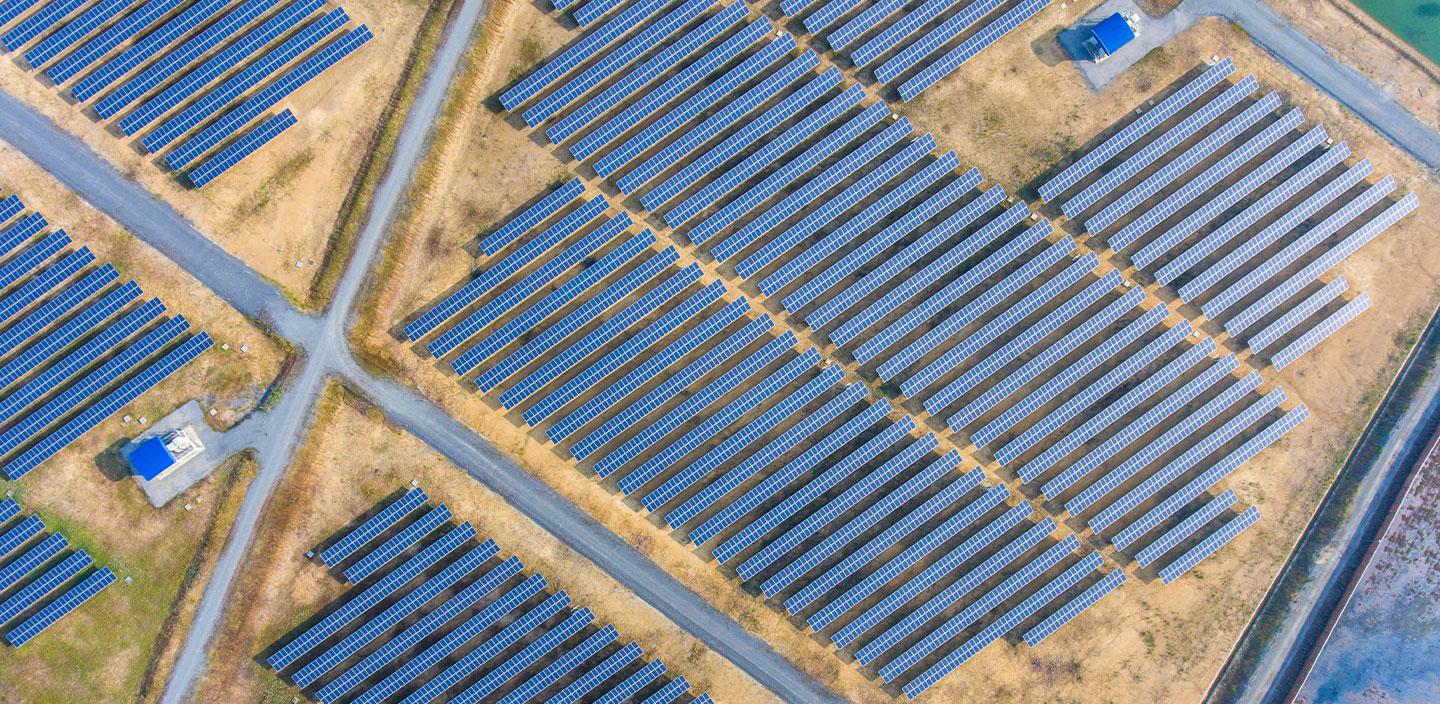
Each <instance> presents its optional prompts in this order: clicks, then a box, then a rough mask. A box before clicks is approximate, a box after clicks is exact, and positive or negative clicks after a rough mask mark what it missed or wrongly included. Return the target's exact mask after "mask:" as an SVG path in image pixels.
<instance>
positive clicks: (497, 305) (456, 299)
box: [417, 198, 648, 359]
mask: <svg viewBox="0 0 1440 704" xmlns="http://www.w3.org/2000/svg"><path fill="white" fill-rule="evenodd" d="M598 200H601V199H598V198H597V199H596V201H598ZM591 202H592V203H593V202H595V201H591ZM586 205H587V206H588V205H589V204H588V203H587V204H586ZM603 208H604V205H603V203H602V204H601V206H600V207H597V208H589V207H587V208H581V209H580V210H577V211H575V212H574V213H572V214H571V215H568V216H566V217H565V219H564V220H561V221H560V222H559V223H557V224H556V225H555V227H552V228H551V230H554V231H555V232H554V233H553V235H552V234H551V233H550V232H548V231H547V233H546V234H547V237H546V240H547V241H546V242H539V241H533V242H528V243H526V246H525V247H521V248H520V249H519V250H516V251H515V252H514V253H513V254H511V255H510V256H509V257H506V258H505V260H504V261H502V262H500V263H499V264H497V265H496V266H494V267H491V268H490V269H487V270H485V273H484V274H482V275H481V276H480V277H479V278H477V279H475V280H474V281H472V282H470V283H469V284H467V285H466V286H465V287H464V288H462V289H460V290H459V291H457V292H456V293H455V295H453V296H451V297H450V298H448V299H446V300H445V302H443V303H441V304H440V307H437V308H436V309H435V310H434V311H432V312H439V311H441V310H442V309H443V310H451V309H454V310H456V311H458V310H459V309H460V308H463V307H464V306H466V305H468V304H469V302H472V301H474V300H475V298H476V297H478V295H479V294H480V293H482V292H483V291H484V290H485V289H487V288H491V287H493V286H495V285H496V284H499V283H500V282H501V281H503V280H504V279H505V278H507V277H508V276H509V274H510V273H512V272H513V271H514V270H515V269H518V268H519V267H520V266H523V264H525V263H528V262H529V261H530V260H532V259H534V258H535V256H536V255H538V254H539V253H541V252H543V251H545V250H548V249H550V246H551V244H552V243H553V242H558V241H559V240H561V239H563V238H564V236H565V235H566V233H568V231H571V230H573V229H574V228H575V227H578V226H579V225H580V224H583V223H585V222H587V221H588V220H589V219H590V217H591V216H592V214H594V213H596V212H597V211H599V210H601V209H603ZM582 211H585V212H582ZM572 216H573V217H572ZM630 223H631V221H630V215H629V214H628V213H623V212H622V213H620V214H619V215H616V216H615V217H613V218H610V219H609V220H607V221H605V222H604V223H602V224H601V225H600V226H599V227H596V228H594V229H592V230H590V231H589V232H588V233H586V234H585V236H583V237H581V238H580V239H579V240H577V241H576V242H575V243H574V244H571V245H570V246H569V247H566V248H565V249H563V250H561V251H560V253H559V254H557V255H555V256H554V257H551V258H550V260H549V261H546V262H545V263H544V264H543V265H542V266H540V267H539V268H537V269H536V270H535V271H533V272H531V273H530V274H529V275H527V276H526V277H525V278H523V279H521V280H520V281H518V282H516V283H514V284H512V285H510V286H508V287H506V288H505V289H503V290H501V291H500V292H499V293H498V294H497V295H496V296H495V298H493V299H491V300H490V301H487V302H486V303H485V304H484V305H483V306H481V307H480V308H479V309H478V310H476V311H475V312H474V313H471V314H470V315H468V316H466V317H465V318H464V319H463V320H461V321H460V322H459V323H456V324H455V325H454V326H453V327H451V328H450V329H449V330H446V331H445V332H444V334H442V335H440V336H439V337H437V338H435V340H434V341H432V342H431V343H430V344H428V345H426V346H425V349H426V351H428V352H429V353H430V355H431V356H433V357H436V358H437V359H438V358H440V357H443V356H445V355H446V354H449V353H450V352H451V351H453V350H454V349H455V348H456V347H459V346H460V345H461V344H462V343H464V342H465V341H466V340H468V339H470V338H471V337H473V336H474V335H475V334H476V333H478V332H480V331H481V330H483V329H484V328H485V327H486V326H487V325H489V324H490V323H493V322H495V321H496V320H498V319H499V318H500V317H502V316H504V315H505V313H507V312H509V311H510V310H511V309H512V308H514V307H515V305H516V304H518V303H520V302H521V301H523V300H525V299H526V298H529V297H530V296H531V295H533V294H534V293H535V292H537V291H539V290H540V289H542V288H544V287H545V286H547V285H548V284H550V283H551V282H553V281H554V280H555V279H556V278H557V277H559V276H560V275H561V274H563V273H565V272H566V271H568V270H569V269H570V268H571V267H573V266H575V265H576V264H579V263H580V262H582V261H584V260H585V259H586V258H587V257H589V256H591V255H592V254H594V253H595V252H596V251H598V250H599V249H600V248H601V247H604V246H605V244H606V243H607V242H609V241H610V240H612V239H614V238H615V237H618V236H619V235H620V233H621V232H624V231H625V229H626V228H628V227H630ZM647 232H648V230H647ZM532 244H533V245H536V246H535V247H531V246H530V245H532ZM427 315H428V314H427ZM437 317H438V316H437ZM417 322H418V321H417Z"/></svg>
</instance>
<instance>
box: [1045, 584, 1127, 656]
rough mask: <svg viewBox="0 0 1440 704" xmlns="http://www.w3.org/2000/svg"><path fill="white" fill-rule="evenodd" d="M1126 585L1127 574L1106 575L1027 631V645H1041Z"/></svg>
mask: <svg viewBox="0 0 1440 704" xmlns="http://www.w3.org/2000/svg"><path fill="white" fill-rule="evenodd" d="M1124 583H1125V572H1124V571H1122V570H1115V571H1113V572H1111V573H1110V574H1107V575H1105V577H1104V578H1103V579H1101V580H1100V581H1098V582H1096V583H1095V584H1093V585H1091V586H1090V587H1089V588H1088V589H1086V590H1085V591H1083V592H1081V593H1080V594H1079V595H1078V596H1076V597H1075V598H1074V599H1071V600H1070V601H1069V602H1066V604H1065V605H1064V606H1061V607H1060V608H1059V609H1056V610H1055V611H1054V612H1052V613H1051V614H1050V615H1049V616H1046V617H1045V619H1044V620H1043V621H1041V622H1040V623H1038V624H1036V625H1035V627H1034V628H1031V629H1030V630H1028V631H1025V643H1026V644H1028V645H1029V646H1030V647H1032V648H1033V647H1035V646H1037V645H1040V641H1042V640H1045V639H1046V638H1048V637H1050V634H1052V633H1054V632H1055V631H1057V630H1059V629H1060V627H1061V626H1063V625H1065V624H1067V623H1069V622H1070V621H1071V620H1073V619H1074V618H1075V617H1076V616H1079V615H1080V614H1081V613H1082V612H1083V611H1085V610H1086V609H1088V608H1090V607H1091V606H1094V605H1095V602H1097V601H1100V598H1101V597H1103V596H1105V595H1106V594H1109V593H1110V592H1112V591H1115V588H1116V587H1118V586H1120V585H1121V584H1124Z"/></svg>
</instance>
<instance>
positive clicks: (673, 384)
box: [570, 315, 793, 459]
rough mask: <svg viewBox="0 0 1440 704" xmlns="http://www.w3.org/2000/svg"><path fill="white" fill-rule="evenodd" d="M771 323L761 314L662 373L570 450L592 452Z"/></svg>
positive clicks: (583, 455)
mask: <svg viewBox="0 0 1440 704" xmlns="http://www.w3.org/2000/svg"><path fill="white" fill-rule="evenodd" d="M772 327H774V322H772V321H771V320H770V316H768V315H762V316H760V317H759V318H756V319H755V320H752V321H750V322H749V323H747V324H746V325H745V327H743V328H741V329H740V330H739V331H738V332H736V333H735V334H733V335H731V336H730V337H728V338H726V339H725V340H724V341H723V342H721V343H720V344H718V345H716V346H715V347H712V348H711V349H710V350H709V351H707V352H706V353H705V354H704V355H702V356H701V357H700V358H699V359H696V360H695V361H693V362H691V363H690V364H689V365H686V366H685V368H684V369H682V370H681V371H680V372H679V373H678V374H675V375H673V376H667V377H665V379H664V381H663V382H661V384H660V385H659V386H656V387H655V388H654V389H652V390H651V391H650V392H649V393H647V394H645V395H644V396H643V397H641V398H640V399H639V400H638V401H635V402H634V403H631V404H630V405H629V406H627V407H626V408H625V409H624V410H622V411H620V412H619V413H616V414H615V415H613V416H612V417H611V418H610V419H609V420H607V421H606V422H605V424H604V425H602V426H600V427H599V428H598V429H596V430H595V431H593V432H591V433H590V434H588V435H586V436H585V437H583V438H581V439H580V440H579V441H578V442H576V443H575V444H574V445H572V446H571V448H570V452H571V454H573V455H575V458H576V459H585V458H586V457H588V456H589V455H590V454H591V453H592V452H594V451H596V450H598V449H600V448H601V447H604V446H605V444H606V443H609V442H610V441H611V440H613V439H615V437H616V436H617V435H619V434H620V433H622V432H624V431H625V429H626V428H629V427H631V426H632V425H634V424H635V422H636V421H638V420H640V419H641V418H644V417H645V416H647V415H649V414H650V412H651V411H654V410H655V409H657V408H659V407H661V406H663V405H664V404H665V403H666V402H668V401H669V400H670V399H672V398H674V397H675V395H676V394H678V393H680V392H681V391H682V390H684V389H685V387H687V386H689V385H690V384H692V383H694V382H695V381H696V380H697V379H699V378H701V377H703V376H705V375H706V374H709V373H710V372H711V370H714V369H716V368H718V367H719V366H720V365H721V364H722V363H724V362H725V361H726V360H728V359H729V358H730V357H732V356H734V355H735V353H736V352H739V351H740V350H741V349H743V348H745V347H747V346H749V345H750V343H752V342H754V341H755V340H757V339H759V337H760V336H761V335H763V334H764V333H765V332H766V331H768V330H769V329H770V328H772ZM776 341H778V340H776ZM792 344H793V343H792ZM761 352H764V353H765V354H778V353H779V351H778V350H775V349H773V348H771V349H769V350H768V351H767V350H765V349H763V348H762V350H761ZM771 358H773V357H771ZM636 381H648V380H636ZM632 390H633V389H632ZM628 394H629V391H626V392H625V395H628ZM637 437H638V436H637Z"/></svg>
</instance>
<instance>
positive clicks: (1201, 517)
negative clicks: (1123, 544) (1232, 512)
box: [1135, 489, 1236, 567]
mask: <svg viewBox="0 0 1440 704" xmlns="http://www.w3.org/2000/svg"><path fill="white" fill-rule="evenodd" d="M1235 501H1236V498H1235V491H1234V490H1233V489H1226V490H1225V493H1223V494H1221V495H1219V496H1217V497H1215V498H1213V499H1210V500H1209V501H1207V502H1205V505H1204V506H1201V507H1200V508H1199V509H1196V511H1195V512H1194V513H1192V514H1190V515H1189V516H1187V517H1186V518H1185V520H1183V521H1181V522H1180V523H1179V524H1177V525H1176V526H1175V527H1174V528H1171V529H1170V530H1167V531H1165V533H1164V534H1163V535H1161V536H1160V537H1158V538H1156V539H1155V542H1153V543H1150V544H1149V545H1146V546H1145V548H1144V549H1143V550H1141V551H1139V552H1137V553H1135V563H1136V564H1138V565H1140V566H1141V567H1148V566H1149V565H1150V563H1152V562H1154V561H1155V560H1156V559H1158V558H1160V557H1163V556H1164V555H1165V553H1167V552H1169V551H1170V550H1171V549H1173V548H1174V547H1175V546H1176V545H1179V544H1180V542H1181V541H1183V540H1185V539H1186V538H1188V537H1190V536H1191V535H1194V534H1195V531H1198V530H1200V527H1201V526H1203V525H1205V524H1206V523H1209V522H1210V521H1211V520H1213V519H1214V518H1215V517H1216V516H1219V515H1220V513H1221V512H1222V511H1224V510H1225V509H1227V508H1230V507H1231V506H1234V505H1235Z"/></svg>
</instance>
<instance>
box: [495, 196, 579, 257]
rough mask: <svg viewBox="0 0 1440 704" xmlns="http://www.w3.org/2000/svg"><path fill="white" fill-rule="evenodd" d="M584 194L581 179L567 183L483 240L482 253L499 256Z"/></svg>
mask: <svg viewBox="0 0 1440 704" xmlns="http://www.w3.org/2000/svg"><path fill="white" fill-rule="evenodd" d="M583 193H585V183H584V182H582V181H581V180H580V179H579V177H576V178H572V179H570V180H569V181H566V182H565V185H563V186H561V187H559V188H557V189H555V190H553V191H551V192H550V193H548V194H547V195H546V196H545V197H544V198H541V199H540V200H539V201H536V203H535V204H534V205H532V206H530V207H529V208H526V209H525V211H524V212H522V213H520V214H519V215H516V216H515V217H513V218H511V219H509V220H506V221H505V224H503V225H501V226H500V227H498V228H495V231H494V232H493V233H491V234H490V236H489V237H486V238H485V239H484V240H481V242H480V251H482V252H484V253H485V254H486V255H487V256H491V257H493V256H495V255H496V254H499V253H500V250H502V249H504V248H505V247H506V246H507V245H509V244H510V243H511V242H514V241H515V239H516V238H517V237H519V236H520V235H523V234H525V233H526V232H529V231H530V230H531V229H533V228H534V227H535V226H536V225H539V224H540V223H542V222H544V221H545V220H547V219H548V218H549V217H550V216H552V215H554V214H555V213H558V212H560V209H561V208H563V207H565V206H566V205H568V204H570V203H571V202H572V201H574V200H575V199H577V198H579V197H580V196H581V195H582V194H583Z"/></svg>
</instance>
